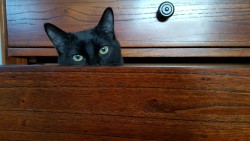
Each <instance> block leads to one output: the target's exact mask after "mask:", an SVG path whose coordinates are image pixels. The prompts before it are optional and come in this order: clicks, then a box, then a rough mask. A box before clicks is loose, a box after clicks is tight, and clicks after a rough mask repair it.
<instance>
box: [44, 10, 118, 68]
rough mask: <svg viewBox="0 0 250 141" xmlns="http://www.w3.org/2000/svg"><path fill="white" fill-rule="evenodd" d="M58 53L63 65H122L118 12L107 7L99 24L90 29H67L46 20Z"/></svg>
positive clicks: (46, 25)
mask: <svg viewBox="0 0 250 141" xmlns="http://www.w3.org/2000/svg"><path fill="white" fill-rule="evenodd" d="M44 28H45V31H46V33H47V35H48V37H49V39H50V40H51V41H52V43H53V44H54V47H55V48H56V50H57V53H58V63H59V65H81V66H98V65H100V66H118V65H122V64H123V58H122V55H121V50H120V44H119V42H118V41H117V40H116V37H115V33H114V14H113V11H112V9H111V8H107V9H106V10H105V11H104V13H103V15H102V17H101V19H100V21H99V23H98V25H97V26H96V27H95V28H93V29H89V30H85V31H80V32H75V33H67V32H65V31H63V30H62V29H60V28H58V27H56V26H55V25H53V24H50V23H46V24H44Z"/></svg>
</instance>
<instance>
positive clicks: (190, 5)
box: [7, 0, 250, 47]
mask: <svg viewBox="0 0 250 141" xmlns="http://www.w3.org/2000/svg"><path fill="white" fill-rule="evenodd" d="M162 2H163V0H154V1H152V0H133V1H127V0H113V1H108V0H106V1H103V0H94V1H93V0H71V1H69V0H43V1H40V0H23V1H20V0H8V1H7V20H8V37H9V46H10V47H17V46H18V47H37V46H39V47H42V46H43V47H44V46H46V47H48V46H52V44H51V42H50V41H49V39H48V37H47V36H46V35H45V32H44V29H43V24H44V23H46V22H51V23H54V24H56V25H58V26H59V27H61V28H62V29H64V30H65V31H68V32H75V31H80V30H86V29H89V28H93V27H94V26H96V25H97V23H98V21H99V19H100V16H101V14H102V12H103V11H104V9H105V8H106V7H109V6H111V7H112V8H113V9H114V13H115V30H116V35H117V38H118V40H119V41H120V43H121V46H122V47H193V46H206V47H249V45H250V40H249V38H250V28H249V27H250V16H249V15H250V1H245V0H227V1H225V0H216V1H200V0H184V1H172V2H173V4H174V5H175V8H176V10H175V13H174V15H173V16H172V17H171V18H170V19H169V20H168V21H166V22H159V21H158V20H157V19H156V11H157V9H158V6H159V5H160V4H161V3H162Z"/></svg>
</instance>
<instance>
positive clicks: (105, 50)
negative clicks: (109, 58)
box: [99, 46, 109, 55]
mask: <svg viewBox="0 0 250 141" xmlns="http://www.w3.org/2000/svg"><path fill="white" fill-rule="evenodd" d="M108 51H109V48H108V46H104V47H102V48H101V49H100V51H99V52H100V53H101V54H103V55H104V54H107V53H108Z"/></svg>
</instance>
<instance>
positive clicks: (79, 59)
mask: <svg viewBox="0 0 250 141" xmlns="http://www.w3.org/2000/svg"><path fill="white" fill-rule="evenodd" d="M83 59H84V57H83V56H82V55H78V54H77V55H74V56H73V60H74V61H76V62H79V61H82V60H83Z"/></svg>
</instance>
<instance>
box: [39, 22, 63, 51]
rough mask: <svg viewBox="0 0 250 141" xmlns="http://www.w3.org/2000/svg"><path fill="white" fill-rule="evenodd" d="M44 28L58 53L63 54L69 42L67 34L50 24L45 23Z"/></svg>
mask: <svg viewBox="0 0 250 141" xmlns="http://www.w3.org/2000/svg"><path fill="white" fill-rule="evenodd" d="M44 28H45V31H46V33H47V35H48V37H49V39H50V40H51V41H52V43H53V44H54V46H55V47H56V49H57V51H58V53H62V52H63V46H64V43H65V41H66V40H67V33H66V32H64V31H63V30H61V29H60V28H58V27H56V26H55V25H53V24H50V23H45V24H44Z"/></svg>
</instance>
